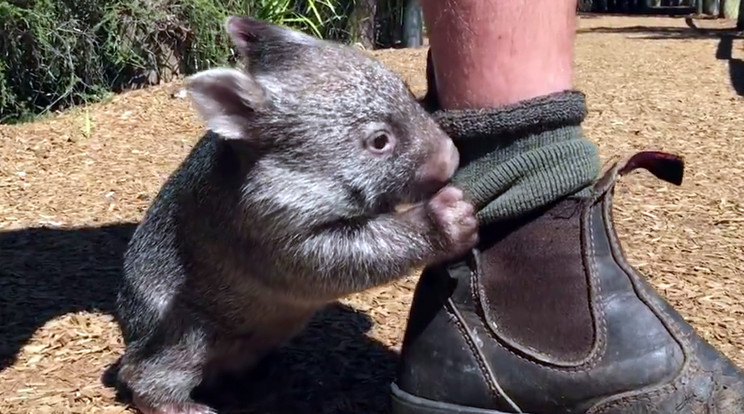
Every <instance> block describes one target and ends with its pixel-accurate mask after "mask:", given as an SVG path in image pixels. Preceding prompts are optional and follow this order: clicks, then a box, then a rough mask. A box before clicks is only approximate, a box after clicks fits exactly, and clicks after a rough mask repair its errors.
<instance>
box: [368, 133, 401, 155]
mask: <svg viewBox="0 0 744 414" xmlns="http://www.w3.org/2000/svg"><path fill="white" fill-rule="evenodd" d="M366 146H367V149H369V150H370V151H371V152H374V153H376V154H384V153H387V152H390V151H391V150H392V149H393V147H394V146H395V141H394V139H393V138H392V137H391V136H390V135H388V134H387V133H385V132H377V133H375V134H374V135H372V136H370V137H369V138H368V139H367V142H366Z"/></svg>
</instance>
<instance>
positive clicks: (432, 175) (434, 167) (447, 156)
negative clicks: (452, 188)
mask: <svg viewBox="0 0 744 414" xmlns="http://www.w3.org/2000/svg"><path fill="white" fill-rule="evenodd" d="M459 163H460V153H459V152H458V151H457V148H456V147H455V144H454V143H453V142H452V140H451V139H449V138H447V139H443V140H442V141H441V144H440V145H439V149H438V150H437V151H436V152H435V153H434V155H433V156H432V157H431V158H430V159H429V160H427V161H426V162H425V163H424V165H422V166H421V169H420V170H419V178H420V180H421V181H424V182H430V183H441V184H445V183H446V182H447V181H449V179H450V178H452V175H453V174H454V173H455V170H457V167H458V164H459Z"/></svg>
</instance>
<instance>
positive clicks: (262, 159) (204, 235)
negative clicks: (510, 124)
mask: <svg viewBox="0 0 744 414" xmlns="http://www.w3.org/2000/svg"><path fill="white" fill-rule="evenodd" d="M226 29H227V33H228V35H229V37H230V39H231V40H232V42H233V44H234V46H235V47H236V50H237V51H238V53H239V55H240V56H241V58H242V59H243V60H244V63H245V66H246V69H242V70H238V69H229V68H218V69H209V70H205V71H202V72H200V73H197V74H195V75H193V76H191V77H190V78H188V79H187V81H186V90H187V91H188V95H189V96H190V97H191V100H192V102H193V104H194V107H195V108H196V111H197V112H198V114H199V115H200V116H201V117H202V119H203V120H204V121H205V123H206V125H207V127H208V129H209V132H208V133H206V134H205V135H204V136H203V137H202V139H201V140H200V141H199V142H198V143H197V144H196V146H195V147H194V148H193V150H192V152H191V153H190V154H189V155H188V157H187V158H186V159H185V160H184V162H183V163H182V165H181V166H180V167H179V168H178V169H177V170H176V171H175V172H174V173H173V175H172V176H171V177H169V179H168V180H167V182H166V183H165V184H164V186H163V188H162V189H161V190H160V193H159V194H158V195H157V197H156V199H155V200H154V202H153V203H152V205H151V206H150V208H149V210H148V211H147V213H146V214H145V217H144V219H143V221H142V222H141V223H140V225H139V227H138V228H137V229H136V231H135V233H134V235H133V238H132V240H131V242H130V244H129V247H128V250H127V251H126V253H125V262H124V283H123V285H122V287H121V290H120V293H119V297H118V317H119V320H120V323H121V327H122V331H123V333H124V337H125V341H126V344H127V349H126V352H125V354H124V356H123V357H122V360H121V364H120V369H119V379H120V381H121V382H123V383H124V384H125V385H127V386H128V388H129V389H130V391H131V392H132V393H133V396H134V401H135V403H136V405H137V406H138V407H139V409H140V410H141V411H143V412H149V413H156V412H157V413H184V412H192V413H195V412H198V413H206V412H210V408H209V407H207V406H205V405H201V404H198V403H196V402H195V401H194V400H192V398H191V396H190V393H191V391H192V390H193V389H194V388H195V387H196V386H197V385H199V384H200V383H202V382H203V381H206V380H207V379H210V378H213V377H214V375H216V374H219V373H225V372H229V371H230V370H244V369H246V368H248V367H251V366H253V365H254V364H255V363H256V362H257V361H258V359H259V358H261V357H262V356H264V355H265V354H266V353H267V352H268V351H270V350H272V349H273V348H275V347H278V346H279V345H281V344H283V343H284V342H285V341H286V340H288V339H289V338H291V337H293V336H294V335H295V334H297V333H298V332H299V331H300V330H301V329H302V328H303V327H304V326H305V324H306V322H307V321H308V319H309V318H310V317H311V316H312V315H313V314H314V313H315V312H316V311H317V310H319V309H320V308H322V307H323V306H325V305H327V304H328V303H329V302H332V301H334V300H336V299H338V298H340V297H342V296H344V295H347V294H350V293H352V292H359V291H362V290H365V289H368V288H371V287H374V286H378V285H381V284H384V283H388V282H391V281H392V280H394V279H396V278H399V277H402V276H404V275H406V274H407V272H409V271H411V270H413V269H415V268H418V267H420V266H423V265H426V264H430V263H434V262H438V261H442V260H446V259H448V258H451V257H453V256H455V255H458V254H461V253H463V252H464V251H465V250H467V249H468V248H471V247H472V246H473V245H474V244H475V243H476V241H477V223H476V219H475V217H474V212H473V207H472V206H471V205H470V204H469V203H467V202H466V201H464V200H463V196H462V192H461V191H460V190H458V189H456V188H454V187H451V186H446V184H447V182H448V181H449V179H450V177H451V175H452V174H453V173H454V171H455V169H456V167H457V166H458V160H459V157H458V153H457V150H456V149H455V147H454V145H453V143H452V141H451V140H450V139H449V137H448V136H447V135H446V134H445V133H443V132H442V131H441V130H440V129H439V127H438V126H437V124H436V123H435V121H433V120H432V119H431V118H430V117H429V116H428V114H427V113H426V112H425V111H424V110H423V108H422V107H421V106H420V105H419V104H418V103H417V101H416V100H415V97H414V96H413V95H412V94H411V92H410V91H409V90H408V88H407V87H406V86H405V84H404V83H403V82H402V80H400V79H399V78H398V77H397V76H396V75H395V74H394V73H393V72H391V71H390V70H388V69H386V68H385V67H384V66H383V65H382V64H381V63H379V62H378V61H376V60H374V59H372V58H370V57H368V56H366V55H364V54H362V53H361V52H359V51H356V50H354V49H352V48H350V47H347V46H345V45H342V44H340V43H336V42H330V41H325V40H321V39H317V38H314V37H311V36H308V35H305V34H302V33H300V32H297V31H294V30H291V29H288V28H284V27H281V26H277V25H273V24H269V23H265V22H262V21H258V20H254V19H251V18H247V17H231V18H229V19H228V20H227V22H226ZM402 204H408V205H409V206H411V207H410V208H408V209H405V210H401V209H396V207H397V206H399V205H402Z"/></svg>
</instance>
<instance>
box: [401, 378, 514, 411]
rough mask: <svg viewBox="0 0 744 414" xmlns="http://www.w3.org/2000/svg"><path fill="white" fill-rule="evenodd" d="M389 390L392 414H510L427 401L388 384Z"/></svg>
mask: <svg viewBox="0 0 744 414" xmlns="http://www.w3.org/2000/svg"><path fill="white" fill-rule="evenodd" d="M390 388H391V396H392V405H393V407H392V408H393V410H392V414H510V413H505V412H503V411H494V410H486V409H483V408H474V407H465V406H462V405H457V404H450V403H445V402H439V401H432V400H427V399H426V398H421V397H417V396H415V395H412V394H409V393H407V392H405V391H403V390H401V389H400V388H399V387H398V385H396V384H395V383H392V384H390Z"/></svg>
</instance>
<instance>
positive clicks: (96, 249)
mask: <svg viewBox="0 0 744 414" xmlns="http://www.w3.org/2000/svg"><path fill="white" fill-rule="evenodd" d="M134 229H135V224H131V223H127V224H117V225H108V226H103V227H97V228H96V227H92V228H77V229H63V230H61V229H49V228H28V229H23V230H16V231H9V232H3V233H0V292H2V301H0V303H1V304H0V321H1V322H2V323H0V338H2V340H0V370H2V369H4V368H6V367H8V366H9V365H11V364H12V363H13V362H14V360H15V356H16V355H17V353H18V351H19V350H20V348H21V347H22V346H23V345H24V344H25V343H26V342H27V341H28V340H29V339H30V337H31V336H32V335H33V334H34V332H35V331H36V330H37V329H38V328H39V327H41V326H42V325H44V324H45V323H46V322H47V321H49V320H51V319H53V318H55V317H57V316H60V315H63V314H66V313H69V312H76V311H92V312H102V313H107V314H112V313H113V311H114V302H115V297H116V290H117V286H118V284H119V280H120V278H121V272H122V263H121V258H122V254H123V252H124V250H125V249H126V245H127V242H128V240H129V238H130V237H131V235H132V232H133V231H134ZM372 325H373V323H372V320H371V319H370V317H369V316H368V315H366V314H364V313H362V312H359V311H356V310H354V309H353V308H351V307H348V306H345V305H341V304H334V305H331V306H329V307H328V308H326V309H324V310H323V311H321V312H320V313H319V314H318V315H316V317H315V318H314V319H313V320H312V321H311V323H310V325H309V326H308V328H307V329H306V330H305V332H303V333H302V334H301V335H300V336H298V337H297V338H295V340H293V341H292V342H291V343H290V344H289V345H288V346H286V347H284V348H282V349H280V350H278V351H277V352H275V353H274V354H272V355H271V356H269V357H268V358H267V359H266V360H265V361H264V362H263V363H262V364H261V365H260V366H259V367H258V368H257V369H256V370H255V371H254V372H252V373H249V374H247V375H246V376H245V378H242V379H236V380H235V381H232V382H231V383H226V384H224V385H225V387H224V389H222V390H221V391H220V393H219V395H216V394H212V395H209V396H208V398H207V401H208V402H210V403H211V404H214V405H215V406H217V407H220V408H221V410H220V412H221V413H222V412H226V413H227V412H237V411H239V412H241V413H246V412H251V413H252V412H261V413H267V414H268V413H291V412H313V413H341V412H385V411H386V407H387V405H388V404H389V402H388V394H389V388H388V387H389V384H390V381H392V379H393V375H394V373H395V366H396V363H397V353H395V352H393V351H391V350H389V349H388V348H386V347H385V346H383V345H382V344H381V343H380V342H378V341H376V340H374V339H372V338H370V337H368V336H367V335H366V332H367V331H369V329H371V327H372ZM101 370H102V372H101V374H102V382H103V383H104V385H106V386H109V387H115V384H114V383H113V381H111V378H112V376H113V374H114V373H115V372H116V365H114V366H112V367H109V368H108V369H106V368H105V367H101ZM104 370H105V371H104ZM119 400H120V402H127V397H126V394H125V393H121V392H120V393H119Z"/></svg>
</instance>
